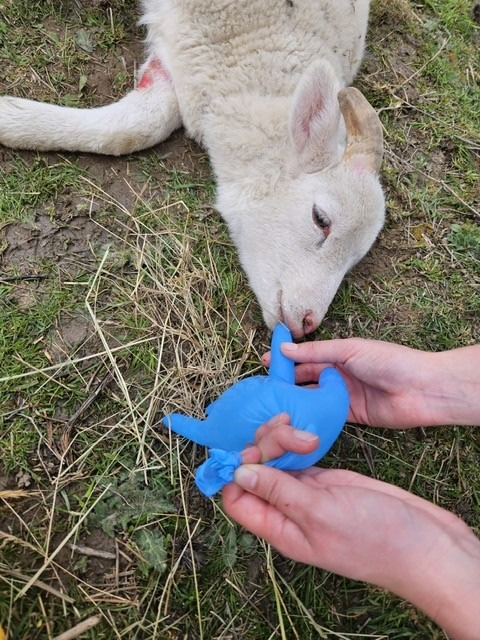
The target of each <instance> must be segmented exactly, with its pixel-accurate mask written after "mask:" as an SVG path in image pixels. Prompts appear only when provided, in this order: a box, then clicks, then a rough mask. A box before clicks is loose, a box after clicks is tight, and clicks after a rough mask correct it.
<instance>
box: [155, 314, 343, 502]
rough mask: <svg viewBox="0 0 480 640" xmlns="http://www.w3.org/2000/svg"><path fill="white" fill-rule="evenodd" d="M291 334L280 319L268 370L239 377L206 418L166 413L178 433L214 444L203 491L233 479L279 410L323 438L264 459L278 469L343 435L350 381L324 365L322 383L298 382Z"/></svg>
mask: <svg viewBox="0 0 480 640" xmlns="http://www.w3.org/2000/svg"><path fill="white" fill-rule="evenodd" d="M291 341H292V336H291V334H290V332H289V331H288V329H287V328H286V327H284V326H283V325H280V324H279V325H277V326H276V327H275V329H274V331H273V336H272V345H271V352H272V359H271V364H270V371H269V375H268V376H253V377H251V378H246V379H244V380H240V382H237V383H236V384H234V385H233V386H232V387H230V389H227V391H225V392H224V393H223V394H222V395H221V396H220V398H218V400H216V401H215V402H213V403H212V404H211V405H209V406H208V407H207V408H206V410H205V413H206V414H207V418H206V419H205V420H197V419H195V418H189V417H187V416H183V415H181V414H178V413H173V414H171V415H169V416H166V417H165V418H164V419H163V423H164V424H165V426H167V427H170V428H171V429H172V431H175V433H177V434H179V435H182V436H185V437H186V438H189V439H190V440H193V441H194V442H196V443H197V444H201V445H205V446H206V447H209V448H210V451H209V454H210V457H209V459H208V460H207V461H206V462H205V463H203V464H202V465H201V466H200V467H199V468H198V470H197V473H196V478H195V481H196V484H197V486H198V488H199V489H200V491H202V493H204V494H205V495H207V496H212V495H213V494H214V493H216V492H217V491H219V490H220V489H221V488H222V487H223V486H224V485H225V484H228V483H229V482H231V481H232V480H233V474H234V472H235V469H236V468H237V467H239V466H240V464H241V461H242V460H241V456H240V452H241V451H242V450H243V449H245V447H246V446H247V445H249V444H252V443H253V442H254V439H255V432H256V431H257V429H258V428H259V427H260V426H262V424H264V423H265V422H267V421H268V420H270V418H272V417H273V416H275V415H278V414H279V413H288V414H289V416H290V419H291V425H292V426H293V427H295V429H301V430H303V431H310V432H311V433H315V434H316V435H318V436H319V438H320V443H319V445H318V447H317V448H316V449H315V451H313V452H312V453H308V454H298V453H292V452H286V453H284V454H283V455H282V456H280V457H279V458H276V459H275V460H270V461H269V462H267V463H265V464H267V465H269V466H271V467H276V468H277V469H283V470H285V471H294V470H299V469H305V468H306V467H310V466H311V465H313V464H315V463H316V462H318V461H319V460H320V458H322V457H323V456H324V455H325V454H326V453H327V451H328V450H329V449H330V447H331V446H332V445H333V443H334V442H335V440H336V439H337V437H338V436H339V434H340V432H341V430H342V427H343V425H344V424H345V420H346V419H347V414H348V407H349V396H348V391H347V387H346V385H345V382H344V380H343V378H342V376H341V375H340V373H338V371H337V370H336V369H333V368H331V367H329V368H327V369H324V370H323V371H322V373H321V375H320V379H319V386H318V388H316V389H308V388H306V387H300V386H296V385H295V372H294V368H295V365H294V363H293V362H292V361H291V360H289V359H288V358H286V357H285V356H284V355H283V354H282V352H281V351H280V344H281V343H282V342H291Z"/></svg>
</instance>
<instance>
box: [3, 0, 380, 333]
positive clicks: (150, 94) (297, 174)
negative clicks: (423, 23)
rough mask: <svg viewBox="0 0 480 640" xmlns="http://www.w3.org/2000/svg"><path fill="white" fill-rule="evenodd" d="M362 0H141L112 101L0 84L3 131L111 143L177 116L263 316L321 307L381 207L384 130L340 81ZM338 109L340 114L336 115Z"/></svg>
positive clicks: (353, 64)
mask: <svg viewBox="0 0 480 640" xmlns="http://www.w3.org/2000/svg"><path fill="white" fill-rule="evenodd" d="M368 7H369V1H368V0H144V1H143V8H144V14H143V18H142V22H143V23H144V24H145V25H146V26H147V28H148V37H147V44H148V54H149V55H148V59H147V61H146V62H145V64H144V65H143V66H142V68H141V69H140V73H139V82H138V85H137V87H136V89H135V90H133V91H132V92H130V93H129V94H128V95H127V96H125V97H124V98H123V99H122V100H120V101H119V102H117V103H115V104H111V105H108V106H105V107H100V108H96V109H72V108H66V107H59V106H54V105H49V104H43V103H38V102H34V101H30V100H23V99H20V98H12V97H3V98H0V143H2V144H4V145H8V146H11V147H17V148H24V149H39V150H55V149H64V150H69V151H84V152H93V153H103V154H113V155H120V154H126V153H131V152H133V151H137V150H139V149H145V148H146V147H149V146H152V145H155V144H157V143H159V142H161V141H162V140H165V139H166V138H167V137H168V136H169V135H170V134H171V133H172V131H174V130H175V129H177V128H178V127H180V126H181V125H183V126H184V127H185V130H186V133H187V134H188V135H189V136H191V137H192V138H194V139H195V140H196V141H197V142H198V143H200V144H201V145H203V146H204V147H205V148H206V149H207V151H208V153H209V155H210V159H211V163H212V167H213V170H214V172H215V176H216V181H217V203H216V206H217V208H218V210H219V211H220V213H221V214H222V216H223V218H224V219H225V221H226V222H227V224H228V227H229V230H230V233H231V236H232V238H233V241H234V242H235V244H236V246H237V248H238V251H239V255H240V260H241V263H242V265H243V268H244V269H245V271H246V273H247V275H248V278H249V282H250V285H251V287H252V289H253V291H254V292H255V294H256V296H257V298H258V300H259V302H260V305H261V307H262V311H263V316H264V319H265V322H266V323H267V324H268V325H269V326H270V327H272V326H274V325H275V324H276V323H277V322H278V321H284V322H285V323H286V324H287V325H288V326H289V327H290V329H291V330H292V332H293V334H294V336H295V337H297V338H298V337H302V336H303V335H304V334H305V333H308V332H310V331H313V330H314V329H315V328H316V327H317V326H318V325H319V324H320V322H321V321H322V319H323V317H324V315H325V313H326V311H327V309H328V306H329V305H330V302H331V301H332V298H333V296H334V295H335V293H336V291H337V289H338V287H339V285H340V283H341V281H342V279H343V277H344V275H345V273H346V272H347V271H348V270H349V269H350V268H351V267H352V266H353V265H354V264H355V263H356V262H357V261H358V260H360V259H361V258H362V257H363V256H364V255H365V253H366V252H367V251H368V250H369V249H370V247H371V245H372V243H373V242H374V240H375V238H376V236H377V234H378V232H379V231H380V229H381V227H382V224H383V220H384V198H383V193H382V189H381V187H380V183H379V180H378V172H379V168H380V164H381V159H382V130H381V125H380V121H379V119H378V116H377V115H376V114H375V112H374V110H373V108H372V107H371V106H370V105H369V104H368V102H367V101H366V100H365V98H363V96H362V95H361V94H360V93H359V92H358V91H357V90H355V89H353V88H347V89H345V88H344V87H346V86H347V85H349V84H350V83H351V82H352V80H353V77H354V75H355V72H356V71H357V69H358V67H359V65H360V61H361V58H362V55H363V50H364V43H365V33H366V29H367V22H368ZM342 116H343V117H342Z"/></svg>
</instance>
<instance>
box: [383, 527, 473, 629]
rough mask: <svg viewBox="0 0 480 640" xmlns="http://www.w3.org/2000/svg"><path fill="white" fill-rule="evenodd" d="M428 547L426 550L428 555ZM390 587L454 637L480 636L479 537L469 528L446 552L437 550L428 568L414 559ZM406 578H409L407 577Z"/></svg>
mask: <svg viewBox="0 0 480 640" xmlns="http://www.w3.org/2000/svg"><path fill="white" fill-rule="evenodd" d="M428 553H429V549H425V554H426V555H428ZM412 560H413V562H412V566H411V567H410V571H409V570H408V569H407V570H406V571H405V574H404V576H402V578H400V580H394V581H392V585H391V587H390V590H391V591H393V592H394V593H396V594H397V595H399V596H401V597H403V598H405V599H406V600H408V601H409V602H411V603H412V604H414V605H415V606H417V607H418V608H419V609H421V610H422V611H423V612H424V613H425V614H426V615H427V616H428V617H429V618H431V619H432V620H434V621H435V622H436V623H437V624H438V625H439V626H440V627H442V629H444V631H446V633H448V635H449V637H450V638H452V640H478V638H479V637H480V540H478V538H476V537H475V536H474V535H473V534H472V533H471V532H470V531H468V533H467V535H466V536H465V538H464V539H462V540H457V541H456V542H454V543H453V545H452V548H450V549H449V550H445V552H444V553H435V556H434V557H432V558H431V562H430V568H429V570H427V571H426V570H425V568H424V567H423V569H421V570H419V569H418V567H419V565H420V566H421V563H418V562H417V561H416V560H415V559H414V558H412ZM405 578H407V579H406V580H405ZM387 588H388V587H387Z"/></svg>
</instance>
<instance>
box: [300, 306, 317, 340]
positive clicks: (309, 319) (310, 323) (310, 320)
mask: <svg viewBox="0 0 480 640" xmlns="http://www.w3.org/2000/svg"><path fill="white" fill-rule="evenodd" d="M302 324H303V331H304V333H305V335H306V334H307V333H311V332H312V331H314V330H315V329H316V325H315V317H314V315H313V311H311V310H308V311H307V313H306V314H305V316H304V318H303V321H302Z"/></svg>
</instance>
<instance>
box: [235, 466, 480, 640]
mask: <svg viewBox="0 0 480 640" xmlns="http://www.w3.org/2000/svg"><path fill="white" fill-rule="evenodd" d="M223 504H224V508H225V510H226V512H227V513H228V515H229V516H230V517H232V518H233V519H235V520H237V522H239V523H240V524H241V525H243V526H244V527H245V528H246V529H248V530H249V531H251V532H252V533H254V534H256V535H258V536H260V537H262V538H264V539H265V540H266V541H267V542H269V543H270V544H272V545H273V546H274V547H275V548H276V549H277V550H278V551H280V552H281V553H282V554H284V555H286V556H288V557H290V558H292V559H294V560H297V561H299V562H304V563H308V564H311V565H314V566H317V567H321V568H323V569H326V570H328V571H333V572H335V573H338V574H340V575H343V576H347V577H349V578H353V579H357V580H364V581H367V582H371V583H373V584H376V585H379V586H381V587H384V588H386V589H389V590H390V591H392V592H393V593H396V594H397V595H399V596H401V597H403V598H406V599H407V600H409V601H410V602H412V603H413V604H415V605H416V606H418V607H419V608H421V609H423V610H424V611H425V613H426V614H427V615H429V616H430V617H431V618H432V619H434V620H435V621H436V622H437V623H438V624H440V625H441V626H443V627H444V628H445V630H447V631H448V632H450V633H452V634H453V635H454V637H455V638H458V639H462V640H463V639H465V640H467V639H468V640H470V639H472V640H473V639H474V638H477V637H478V635H475V634H478V628H480V620H479V617H478V602H479V601H480V541H479V540H478V539H477V538H476V536H475V535H474V534H473V533H472V532H471V531H470V530H469V529H468V527H467V526H466V525H465V524H464V523H463V522H462V521H461V520H460V519H459V518H457V517H456V516H454V515H453V514H451V513H449V512H447V511H445V510H443V509H441V508H440V507H437V506H435V505H433V504H431V503H429V502H427V501H425V500H423V499H421V498H418V497H417V496H415V495H413V494H410V493H408V492H407V491H403V490H402V489H399V488H398V487H395V486H392V485H389V484H386V483H383V482H380V481H378V480H373V479H371V478H367V477H364V476H362V475H359V474H356V473H353V472H350V471H345V470H341V469H333V470H324V469H319V468H309V469H306V470H303V471H298V472H294V473H285V472H282V471H279V470H277V469H273V468H270V467H268V466H265V465H251V464H247V465H243V466H241V467H240V468H239V469H237V471H236V472H235V482H233V483H231V484H229V485H228V486H226V487H225V488H224V490H223ZM455 634H456V635H455Z"/></svg>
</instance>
